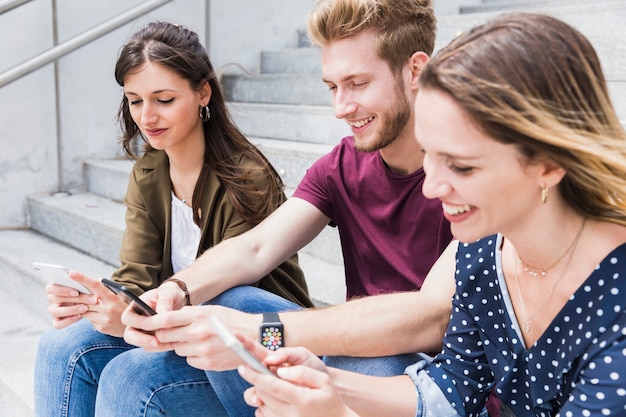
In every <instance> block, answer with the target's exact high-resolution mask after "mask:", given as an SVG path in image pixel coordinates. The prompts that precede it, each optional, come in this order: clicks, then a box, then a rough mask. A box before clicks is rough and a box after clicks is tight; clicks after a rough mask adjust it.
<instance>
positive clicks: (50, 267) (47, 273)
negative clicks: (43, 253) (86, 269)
mask: <svg viewBox="0 0 626 417" xmlns="http://www.w3.org/2000/svg"><path fill="white" fill-rule="evenodd" d="M33 269H34V270H35V271H37V272H38V273H39V275H40V276H41V277H42V278H43V279H45V280H46V281H48V282H51V283H53V284H57V285H63V286H64V287H70V288H74V289H75V290H77V291H78V292H80V293H83V294H91V291H89V289H88V288H87V287H85V286H84V285H82V284H79V283H78V282H76V281H74V280H73V279H72V278H70V275H69V273H70V270H69V269H67V268H66V267H64V266H62V265H56V264H48V263H44V262H33Z"/></svg>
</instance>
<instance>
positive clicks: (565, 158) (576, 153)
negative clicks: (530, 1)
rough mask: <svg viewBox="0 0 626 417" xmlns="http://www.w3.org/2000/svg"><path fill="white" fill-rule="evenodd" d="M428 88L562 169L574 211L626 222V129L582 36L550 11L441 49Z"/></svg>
mask: <svg viewBox="0 0 626 417" xmlns="http://www.w3.org/2000/svg"><path fill="white" fill-rule="evenodd" d="M419 82H420V88H425V89H430V88H432V89H438V90H440V91H443V92H445V93H447V94H448V95H450V97H452V99H453V100H454V101H455V102H456V103H457V104H458V105H459V106H461V108H463V110H464V111H465V112H466V113H467V114H468V115H469V117H470V118H471V119H472V120H473V122H474V123H475V124H476V125H477V126H478V127H479V128H480V129H482V131H483V132H485V133H486V134H487V135H488V136H490V137H492V138H494V139H495V140H497V141H499V142H501V143H505V144H514V145H515V146H517V147H518V149H520V151H521V153H522V154H523V155H524V157H525V158H526V159H527V161H530V162H532V161H533V160H541V159H542V158H545V159H550V160H553V161H555V162H556V163H557V164H559V165H560V166H561V167H562V168H563V169H564V170H565V171H566V175H565V177H564V178H563V179H562V180H561V182H560V183H559V185H558V189H559V191H560V193H561V194H562V195H563V198H564V199H565V201H566V202H567V203H568V204H570V205H571V206H572V207H573V208H574V209H575V210H577V211H578V212H580V213H581V214H583V215H585V216H588V217H592V218H596V219H600V220H604V221H610V222H614V223H618V224H622V225H626V132H625V131H624V128H623V127H622V125H621V123H620V121H619V118H618V116H617V114H616V113H615V110H614V108H613V106H612V104H611V99H610V97H609V92H608V87H607V84H606V81H605V78H604V75H603V73H602V68H601V66H600V61H599V59H598V56H597V55H596V52H595V50H594V48H593V46H592V45H591V43H590V42H589V41H588V40H587V39H586V38H585V37H584V36H583V35H582V34H581V33H580V32H579V31H577V30H576V29H574V28H573V27H571V26H569V25H568V24H566V23H564V22H562V21H560V20H558V19H556V18H553V17H549V16H544V15H541V14H530V13H520V12H517V13H510V14H505V15H501V16H500V17H498V18H496V19H494V20H492V21H490V22H488V23H486V24H484V25H481V26H478V27H477V28H474V29H473V30H471V31H469V32H468V33H466V34H463V35H461V36H459V37H458V38H457V39H455V40H454V41H452V42H451V43H450V45H448V46H447V47H445V48H444V49H442V50H441V51H440V52H438V53H437V54H436V55H435V56H434V57H433V58H432V59H431V60H430V61H429V63H428V64H427V65H426V66H425V68H424V69H422V71H421V73H420V79H419Z"/></svg>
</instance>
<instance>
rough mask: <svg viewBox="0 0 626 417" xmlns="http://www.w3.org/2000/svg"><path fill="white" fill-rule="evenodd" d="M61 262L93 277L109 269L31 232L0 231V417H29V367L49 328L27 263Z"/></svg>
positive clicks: (37, 281) (39, 287)
mask: <svg viewBox="0 0 626 417" xmlns="http://www.w3.org/2000/svg"><path fill="white" fill-rule="evenodd" d="M34 261H40V262H48V263H58V264H63V265H65V266H67V267H69V268H71V269H76V270H79V271H82V272H84V273H86V274H88V275H90V276H93V277H101V276H110V274H111V272H112V271H113V267H112V266H110V265H106V264H104V263H102V262H100V261H97V260H95V259H93V258H91V257H89V256H87V255H85V254H84V253H81V252H79V251H77V250H74V249H71V248H69V247H67V246H65V245H62V244H60V243H59V242H57V241H55V240H52V239H50V238H48V237H45V236H43V235H41V234H39V233H36V232H34V231H31V230H6V231H0V288H2V290H1V291H0V315H1V316H2V317H4V318H5V319H4V320H1V321H0V334H2V340H3V341H5V343H3V344H2V348H1V352H2V354H1V355H0V410H2V411H1V412H0V415H2V416H7V417H8V416H15V417H32V416H33V415H34V411H33V381H34V374H33V371H34V363H35V355H36V351H37V343H38V341H39V336H40V335H41V333H42V332H43V331H44V330H45V329H46V328H49V327H50V326H51V323H52V321H51V318H50V316H49V314H48V310H47V307H48V303H47V301H46V296H45V292H44V287H45V285H46V283H47V282H46V281H45V280H43V279H42V278H41V277H40V276H39V274H37V273H36V272H35V271H34V270H33V268H32V265H31V264H32V262H34Z"/></svg>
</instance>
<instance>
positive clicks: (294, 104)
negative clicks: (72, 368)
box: [0, 0, 626, 417]
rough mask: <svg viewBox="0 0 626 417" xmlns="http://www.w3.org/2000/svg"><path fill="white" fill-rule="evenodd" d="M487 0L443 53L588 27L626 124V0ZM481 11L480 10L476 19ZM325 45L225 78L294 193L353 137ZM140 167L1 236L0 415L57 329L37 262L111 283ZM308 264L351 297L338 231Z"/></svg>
mask: <svg viewBox="0 0 626 417" xmlns="http://www.w3.org/2000/svg"><path fill="white" fill-rule="evenodd" d="M529 3H530V2H528V1H527V2H521V1H515V0H499V1H498V0H484V1H483V3H482V4H481V5H478V6H471V7H463V8H462V10H463V12H464V13H463V14H458V15H443V16H439V17H438V20H439V32H438V41H437V49H438V48H440V47H442V46H443V45H445V44H447V43H448V42H449V41H450V40H451V39H452V38H453V37H454V36H455V35H456V34H457V33H458V32H460V31H464V30H467V29H468V28H470V27H472V26H474V25H476V24H479V23H481V22H483V21H485V20H487V19H489V18H490V17H492V16H494V15H496V14H497V13H499V12H501V11H503V10H512V9H524V10H533V11H542V12H545V13H548V14H553V15H555V16H558V17H559V18H561V19H563V20H565V21H567V22H569V23H571V24H573V25H574V26H576V27H578V28H579V29H580V30H581V31H582V32H583V33H585V34H586V35H587V36H589V38H590V39H591V40H592V42H593V43H594V45H595V46H596V48H597V51H598V53H599V55H600V57H601V59H602V63H603V66H604V69H605V72H606V75H607V78H608V80H609V84H610V87H609V88H610V91H611V95H612V97H613V100H614V102H615V105H616V107H617V108H618V112H619V114H620V117H621V118H622V120H626V42H620V41H619V40H620V39H624V38H625V37H624V36H623V35H625V34H626V26H624V25H623V21H624V20H625V19H626V2H624V1H620V0H599V1H598V0H596V1H595V2H593V4H590V3H592V2H589V1H583V0H569V1H565V0H551V1H537V2H535V1H532V4H529ZM470 12H471V13H470ZM320 73H321V69H320V57H319V51H318V50H317V49H315V48H295V49H288V50H281V51H267V52H264V53H262V56H261V62H260V73H259V74H255V75H250V74H244V73H242V74H232V73H229V74H224V75H223V76H222V84H223V86H224V90H225V93H226V96H227V98H228V100H229V106H230V109H231V111H232V113H233V116H234V118H235V121H236V123H237V124H238V125H239V126H240V128H241V129H242V130H243V131H244V133H246V134H247V135H248V137H249V138H251V141H252V142H253V143H255V144H257V145H258V146H259V147H260V148H261V149H262V150H263V152H264V153H265V154H266V155H267V157H268V158H269V159H270V161H271V162H272V163H273V165H274V166H275V168H276V169H277V170H278V171H279V173H280V174H281V176H282V178H283V180H284V182H285V184H286V186H287V188H288V190H290V191H289V192H291V190H293V189H294V188H295V187H296V185H297V184H298V183H299V181H300V179H301V178H302V176H303V175H304V172H305V170H306V168H307V167H309V166H310V165H311V164H312V163H313V162H314V161H315V160H316V159H317V158H319V157H320V156H321V155H323V154H324V153H326V152H328V151H329V150H330V149H331V148H332V146H333V145H334V144H336V143H337V142H338V140H339V139H340V138H341V137H343V136H345V135H347V134H349V130H348V128H347V126H346V125H345V123H344V122H342V121H338V120H336V119H335V117H334V114H333V110H332V107H331V106H330V94H329V93H328V91H327V89H326V87H325V85H324V84H323V83H322V82H321V80H320V78H321V77H320ZM130 168H131V163H130V162H128V161H125V160H95V159H94V160H88V161H85V162H84V184H85V186H84V190H78V191H76V192H73V193H72V194H71V195H69V196H51V195H48V194H39V195H32V196H29V198H28V199H27V201H26V202H25V203H26V209H27V210H28V212H29V216H30V223H31V228H30V229H28V230H9V231H0V274H1V275H0V276H1V277H2V278H1V280H2V282H3V284H4V285H2V287H0V313H2V316H3V318H4V320H2V321H0V334H2V335H3V341H4V342H5V343H3V347H2V348H1V349H2V351H1V352H2V355H0V416H1V417H4V416H7V417H8V416H16V417H21V416H32V415H33V400H32V381H33V362H34V355H35V350H36V344H37V340H38V337H39V335H40V333H41V332H42V331H43V330H44V329H45V328H47V327H49V326H50V320H49V316H48V314H47V311H46V308H47V303H46V300H45V296H44V292H43V287H44V283H43V282H42V281H41V280H40V279H39V277H38V276H36V275H35V274H34V271H33V270H32V268H31V265H30V264H31V262H33V261H43V262H53V263H61V264H65V265H67V266H69V267H71V268H73V269H77V270H80V271H83V272H85V273H87V274H89V275H91V276H94V277H105V276H109V275H110V274H111V272H112V271H113V270H114V268H115V266H116V265H117V264H118V252H119V241H120V237H121V234H122V231H123V229H124V207H123V205H122V203H121V200H122V198H123V196H124V193H125V190H126V183H127V178H128V173H129V171H130ZM300 259H301V264H302V267H303V269H304V270H305V273H306V275H307V280H308V283H309V288H310V291H311V294H312V296H313V297H314V299H315V301H316V302H317V303H318V304H319V305H324V304H335V303H339V302H342V301H343V299H344V294H345V288H344V286H343V267H342V260H341V251H340V247H339V241H338V236H337V232H336V230H334V229H332V228H326V230H325V231H324V232H323V233H322V234H321V235H320V236H319V237H318V238H316V239H315V240H314V241H313V242H311V244H309V245H308V246H307V247H306V248H304V249H303V251H301V258H300Z"/></svg>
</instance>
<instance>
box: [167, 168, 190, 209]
mask: <svg viewBox="0 0 626 417" xmlns="http://www.w3.org/2000/svg"><path fill="white" fill-rule="evenodd" d="M170 172H171V173H172V178H173V179H174V182H175V183H176V185H177V186H178V189H179V190H180V194H181V195H182V196H183V198H182V200H180V201H181V202H182V203H183V204H187V197H185V192H184V191H183V187H181V186H180V181H178V177H177V176H176V173H175V172H174V170H173V169H171V168H170Z"/></svg>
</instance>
